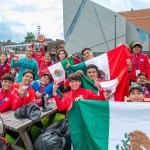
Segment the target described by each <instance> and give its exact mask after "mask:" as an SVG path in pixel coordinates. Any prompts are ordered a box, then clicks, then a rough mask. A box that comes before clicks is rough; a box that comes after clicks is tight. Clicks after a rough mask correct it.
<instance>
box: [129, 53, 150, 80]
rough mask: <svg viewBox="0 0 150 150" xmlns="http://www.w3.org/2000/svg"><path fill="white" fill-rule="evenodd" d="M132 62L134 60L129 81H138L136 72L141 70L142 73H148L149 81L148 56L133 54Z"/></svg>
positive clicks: (149, 78) (149, 67) (149, 66)
mask: <svg viewBox="0 0 150 150" xmlns="http://www.w3.org/2000/svg"><path fill="white" fill-rule="evenodd" d="M131 60H132V71H131V72H130V73H129V79H130V80H133V81H136V80H137V76H136V70H140V72H145V73H147V75H148V76H147V79H148V80H150V64H149V59H148V56H147V55H145V54H143V53H140V54H138V55H136V54H132V55H131Z"/></svg>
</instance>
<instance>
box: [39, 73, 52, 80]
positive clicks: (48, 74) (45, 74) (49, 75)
mask: <svg viewBox="0 0 150 150" xmlns="http://www.w3.org/2000/svg"><path fill="white" fill-rule="evenodd" d="M43 76H48V77H49V79H50V82H52V75H51V74H50V73H44V74H42V75H41V78H42V77H43Z"/></svg>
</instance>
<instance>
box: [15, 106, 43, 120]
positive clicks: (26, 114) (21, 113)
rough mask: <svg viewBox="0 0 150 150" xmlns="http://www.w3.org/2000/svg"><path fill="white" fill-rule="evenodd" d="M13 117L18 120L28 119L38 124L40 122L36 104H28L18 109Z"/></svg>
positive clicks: (39, 113) (38, 109)
mask: <svg viewBox="0 0 150 150" xmlns="http://www.w3.org/2000/svg"><path fill="white" fill-rule="evenodd" d="M14 115H15V117H16V118H18V119H21V118H30V119H31V120H32V121H34V122H38V121H40V117H41V110H40V108H39V106H38V105H37V104H36V103H28V104H26V105H25V106H23V107H20V108H18V109H17V110H16V111H15V113H14Z"/></svg>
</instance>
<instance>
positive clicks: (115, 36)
mask: <svg viewBox="0 0 150 150" xmlns="http://www.w3.org/2000/svg"><path fill="white" fill-rule="evenodd" d="M116 17H117V15H115V16H114V28H115V47H116V38H117V37H116V36H117V35H116V30H117V28H116Z"/></svg>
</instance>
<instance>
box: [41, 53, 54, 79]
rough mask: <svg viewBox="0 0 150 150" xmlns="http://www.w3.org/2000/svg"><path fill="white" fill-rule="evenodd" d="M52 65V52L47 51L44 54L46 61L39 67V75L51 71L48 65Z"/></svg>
mask: <svg viewBox="0 0 150 150" xmlns="http://www.w3.org/2000/svg"><path fill="white" fill-rule="evenodd" d="M52 65H53V63H52V61H51V55H50V53H48V52H46V53H45V56H44V61H43V63H42V64H41V66H40V68H39V76H41V75H42V74H44V73H49V70H48V67H49V66H52Z"/></svg>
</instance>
